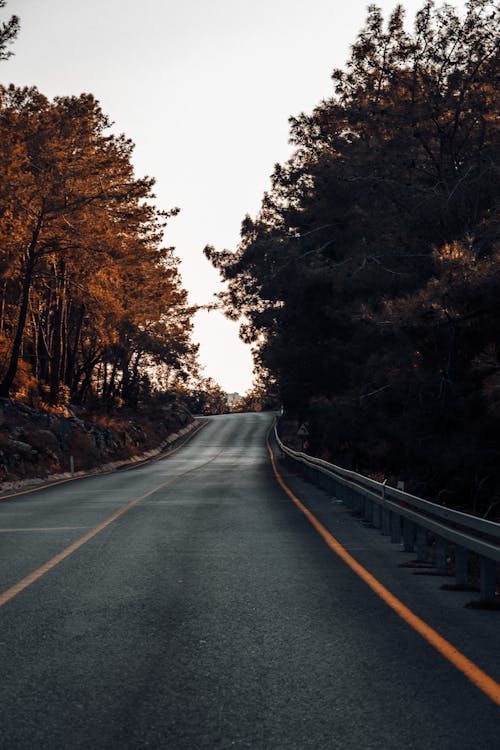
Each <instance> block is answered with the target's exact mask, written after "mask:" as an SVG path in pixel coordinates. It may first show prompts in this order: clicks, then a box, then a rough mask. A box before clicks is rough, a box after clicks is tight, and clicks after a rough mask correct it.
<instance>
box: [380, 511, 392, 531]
mask: <svg viewBox="0 0 500 750" xmlns="http://www.w3.org/2000/svg"><path fill="white" fill-rule="evenodd" d="M390 533H391V512H390V510H387V509H386V508H383V509H382V534H385V536H389V534H390Z"/></svg>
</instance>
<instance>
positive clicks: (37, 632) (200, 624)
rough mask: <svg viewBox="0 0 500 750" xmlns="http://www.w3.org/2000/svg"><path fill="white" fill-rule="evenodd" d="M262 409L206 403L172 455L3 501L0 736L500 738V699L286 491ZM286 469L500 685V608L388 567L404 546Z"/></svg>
mask: <svg viewBox="0 0 500 750" xmlns="http://www.w3.org/2000/svg"><path fill="white" fill-rule="evenodd" d="M270 421H271V417H270V415H266V414H263V415H260V414H243V415H228V416H222V417H216V418H213V419H211V420H210V422H209V423H208V424H207V426H205V427H204V429H203V430H202V431H201V432H200V433H199V434H198V435H197V436H196V437H195V438H193V440H192V441H191V442H190V443H189V444H188V445H186V446H185V447H184V448H182V449H181V450H180V451H178V452H177V453H176V454H175V455H173V456H171V457H169V458H167V459H165V460H162V461H157V462H153V463H150V464H147V465H144V466H142V467H140V468H137V469H135V470H130V471H124V472H119V473H115V474H111V475H107V476H102V477H92V478H87V479H82V480H78V481H74V482H71V483H68V484H64V485H60V486H58V487H53V488H49V489H44V490H41V491H38V492H35V493H32V494H27V495H21V496H18V497H15V498H11V499H6V500H5V499H4V500H1V501H0V582H1V585H0V591H7V590H10V591H11V593H12V594H13V595H12V597H11V598H10V599H9V600H8V601H6V602H5V603H4V604H3V606H0V660H1V662H0V666H1V680H0V747H1V748H2V750H3V749H4V748H5V749H9V750H10V748H29V749H30V750H32V749H38V748H40V749H41V748H50V749H52V748H90V749H94V748H147V747H149V748H168V749H169V750H177V749H179V750H184V749H185V750H188V749H189V750H196V749H197V748H217V749H218V748H253V749H255V750H264V749H266V750H267V749H271V748H283V749H285V748H286V749H287V750H294V749H297V750H307V749H309V748H315V749H316V748H317V749H321V750H327V749H329V748H331V749H335V750H337V749H338V750H367V749H368V748H370V749H372V748H380V749H381V750H382V749H383V750H392V749H393V748H394V749H396V748H397V749H398V750H400V749H401V748H418V750H424V749H427V748H432V747H436V748H437V747H439V748H440V750H448V748H449V749H450V750H451V748H453V750H476V748H477V749H478V750H490V749H491V750H497V748H498V747H500V709H499V708H498V706H496V705H494V703H493V702H492V701H491V700H490V699H489V698H488V697H487V696H485V695H484V694H483V693H482V692H481V691H480V690H479V689H478V688H477V687H476V686H475V685H473V684H472V683H471V682H470V681H469V680H468V679H467V678H466V677H465V676H464V675H463V674H462V673H460V672H459V671H458V670H457V669H456V668H455V667H454V666H452V665H451V664H450V663H449V662H448V661H447V660H446V659H445V658H444V657H443V656H441V655H440V654H438V653H437V652H436V651H435V650H434V649H433V648H432V647H431V646H430V645H429V644H428V643H427V642H426V641H425V640H423V638H422V637H421V636H420V635H418V634H417V633H416V632H415V631H414V630H412V628H411V627H410V626H409V625H407V624H406V623H405V622H404V621H403V620H401V619H400V618H399V617H398V616H397V615H396V614H395V613H394V612H393V611H392V610H390V609H389V608H388V607H387V605H386V604H385V603H384V602H383V601H381V600H380V599H379V598H378V597H377V596H376V595H375V594H374V593H373V592H372V591H371V590H370V589H369V588H368V587H367V586H366V584H365V583H364V582H363V581H361V580H360V579H359V578H358V577H357V576H356V575H355V574H354V573H353V572H352V571H351V570H350V569H349V568H348V567H347V566H346V565H345V563H344V562H342V560H340V559H339V558H338V557H337V556H336V555H335V554H334V553H333V552H332V551H331V550H330V549H329V548H328V547H327V546H326V545H325V543H324V542H323V540H322V539H321V538H320V536H319V535H318V534H317V532H316V531H315V530H314V529H313V527H312V526H311V524H310V523H309V521H308V520H307V518H306V517H305V516H304V515H303V514H302V513H301V512H300V510H298V508H297V507H296V506H295V505H294V504H293V503H292V502H291V500H290V499H289V498H288V497H287V496H286V494H285V493H284V491H283V490H282V489H281V488H280V487H279V485H278V484H277V482H276V479H275V477H274V474H273V471H272V467H271V464H270V460H269V457H268V454H267V451H266V447H265V435H266V431H267V429H268V427H269V425H270ZM278 466H280V464H279V463H278ZM280 470H281V471H282V473H283V476H284V478H285V480H286V481H287V483H288V484H289V486H290V487H291V488H292V489H293V491H294V492H295V493H296V494H297V495H298V496H300V498H301V499H302V500H303V501H304V502H305V503H306V504H308V507H310V508H311V510H312V511H313V512H314V513H315V514H316V515H317V516H318V518H320V520H321V521H322V522H323V523H324V524H325V525H327V526H328V527H329V528H331V529H332V533H335V535H336V536H337V538H338V539H340V541H341V542H342V544H344V545H345V546H346V547H347V548H348V549H349V551H350V552H351V554H352V555H353V556H355V557H356V559H359V560H360V561H361V562H362V564H363V565H365V566H366V567H368V568H369V569H370V570H371V572H373V574H374V575H376V576H377V577H378V578H379V579H380V580H381V581H382V582H383V583H384V585H386V586H387V587H388V588H389V589H390V590H391V591H393V593H395V595H396V596H398V597H400V598H401V600H402V601H404V603H405V604H407V606H409V607H411V608H412V609H413V610H414V611H416V612H417V614H418V615H419V616H420V617H423V618H424V619H425V620H426V621H427V622H429V624H431V626H432V627H434V628H436V629H437V630H438V632H440V633H441V635H443V636H444V637H445V638H447V639H449V640H450V642H451V643H452V644H453V645H454V646H456V647H457V648H459V649H460V650H462V651H463V652H464V653H466V655H467V656H468V657H469V658H470V659H473V660H474V661H475V663H477V664H478V666H479V667H480V668H482V669H484V670H485V671H486V672H488V674H490V675H491V676H492V677H493V678H494V679H496V680H500V613H498V612H484V611H477V610H467V609H464V606H463V604H464V603H465V599H464V596H468V598H470V595H464V594H455V593H452V594H450V593H447V592H442V591H440V590H439V584H438V583H437V581H436V579H435V578H430V577H424V576H415V575H413V573H412V571H411V570H409V569H404V568H400V567H398V562H401V561H402V560H405V559H407V557H402V555H403V554H404V553H401V551H400V550H395V548H394V545H392V546H391V545H389V543H388V541H387V539H386V538H382V537H381V536H380V535H379V534H376V533H375V532H374V530H373V529H366V528H364V527H363V526H362V525H361V523H360V522H359V521H358V520H357V519H355V518H353V517H352V516H350V515H349V514H348V513H347V511H346V509H345V508H344V507H343V506H340V505H339V504H338V503H336V501H335V499H334V498H329V497H328V496H326V495H325V494H324V493H322V492H321V491H319V490H317V489H316V488H314V487H313V486H312V485H309V484H307V483H305V482H303V481H301V480H300V479H299V478H297V477H294V476H293V475H290V474H288V473H287V472H286V471H285V470H284V468H281V469H280ZM139 498H141V499H139ZM120 509H122V511H123V512H122V513H121V515H117V517H116V518H115V520H113V521H112V522H110V523H108V524H107V525H103V526H102V527H101V528H100V530H98V531H97V533H95V534H94V535H93V536H91V537H90V538H88V539H87V541H85V542H84V543H82V544H81V545H80V546H77V545H74V548H71V547H70V545H72V544H74V543H75V542H77V540H81V539H82V538H84V535H88V533H89V532H90V531H91V530H92V529H96V527H99V526H100V525H102V524H103V522H105V521H106V519H109V518H110V517H112V516H113V514H116V513H117V511H119V510H120ZM68 547H69V550H68ZM63 550H68V552H67V553H66V556H64V555H62V556H61V555H60V557H59V558H58V557H56V556H57V555H59V553H61V552H62V551H63ZM398 556H399V557H398ZM54 558H55V559H54ZM51 560H52V563H51V565H49V566H46V567H45V568H41V566H44V565H45V564H46V563H48V562H49V561H51ZM35 571H38V572H37V573H36V575H34V576H32V578H31V579H29V578H27V577H29V576H30V575H31V574H32V573H34V572H35ZM23 580H24V584H23V585H22V586H20V587H18V588H17V589H16V588H15V587H16V585H17V584H18V583H19V582H20V581H23ZM30 580H32V582H31V583H30Z"/></svg>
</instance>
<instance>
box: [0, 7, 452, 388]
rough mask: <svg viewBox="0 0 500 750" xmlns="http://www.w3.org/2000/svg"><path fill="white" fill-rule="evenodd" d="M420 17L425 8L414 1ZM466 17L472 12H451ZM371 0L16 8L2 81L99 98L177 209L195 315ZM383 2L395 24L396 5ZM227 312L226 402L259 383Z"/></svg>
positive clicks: (212, 326)
mask: <svg viewBox="0 0 500 750" xmlns="http://www.w3.org/2000/svg"><path fill="white" fill-rule="evenodd" d="M402 4H403V5H404V6H405V8H407V18H408V20H409V21H412V20H413V17H414V15H415V12H416V10H417V9H418V8H420V7H421V6H422V5H423V0H418V2H417V1H416V0H405V2H403V3H402ZM455 4H456V5H459V6H460V7H461V6H463V2H458V3H455ZM367 5H368V2H366V0H349V1H346V0H343V1H342V2H339V1H338V0H180V1H178V2H174V0H140V2H138V1H137V0H8V2H7V6H6V7H5V8H4V9H3V10H2V11H0V12H1V13H2V16H1V20H6V18H7V17H10V15H12V14H16V15H18V16H20V18H21V33H20V35H19V37H18V39H17V41H16V42H15V43H14V47H13V51H14V52H15V56H14V57H13V58H11V60H9V61H7V62H4V63H1V64H0V80H1V81H2V82H3V83H11V82H13V83H15V84H17V85H33V84H34V85H36V86H37V87H38V88H39V89H40V91H42V92H43V93H44V94H45V95H47V96H49V97H53V96H56V95H66V94H67V95H71V94H76V95H77V94H80V93H81V92H82V91H87V92H92V93H93V94H94V95H95V96H96V97H97V99H99V101H100V102H101V106H102V108H103V110H104V112H106V113H107V114H108V115H109V116H110V117H111V118H112V119H113V120H114V121H115V123H116V126H115V129H116V130H117V131H119V132H124V133H125V134H126V135H127V136H128V137H130V138H132V140H133V141H134V143H135V144H136V150H135V157H134V163H135V167H136V172H137V174H138V175H139V176H142V175H145V174H148V175H152V176H154V177H155V178H156V179H157V185H156V195H157V199H158V200H157V202H158V205H159V207H160V208H164V209H168V208H171V207H173V206H179V207H180V209H181V213H180V214H179V216H177V217H176V218H174V219H172V220H171V223H170V225H169V227H168V229H167V233H166V237H165V242H166V244H168V245H174V246H175V247H176V251H177V255H178V256H179V257H180V258H181V260H182V265H181V273H182V278H183V283H184V286H185V287H186V288H187V289H188V291H189V293H190V301H191V303H193V304H203V303H207V302H210V301H212V295H213V293H214V292H215V291H216V290H217V289H219V288H220V283H219V276H218V273H217V272H216V271H215V270H214V269H213V268H212V267H211V265H210V264H209V263H208V261H206V260H205V258H204V256H203V254H202V250H203V247H204V246H205V245H206V244H211V245H215V246H216V247H217V248H218V249H222V248H228V249H234V248H235V247H236V244H237V242H238V237H239V229H240V224H241V221H242V219H243V218H244V216H245V214H246V213H250V214H251V215H255V213H256V212H257V211H258V209H259V206H260V201H261V198H262V195H263V193H264V190H266V189H267V188H268V187H269V175H270V174H271V172H272V170H273V166H274V164H275V163H276V162H280V161H284V160H285V159H286V158H287V157H288V155H289V153H290V148H289V146H288V117H289V116H290V115H294V114H298V113H299V112H301V111H310V110H311V109H312V108H313V107H314V106H315V105H316V104H317V103H318V102H319V101H320V100H321V99H322V98H326V97H328V96H329V95H330V94H331V92H332V85H331V80H330V75H331V72H332V70H333V68H336V67H343V66H344V64H345V61H346V60H347V58H348V56H349V47H350V45H351V44H352V43H353V42H354V40H355V37H356V34H357V33H358V31H359V30H360V29H361V27H362V25H363V23H364V20H365V16H366V7H367ZM378 5H379V6H380V7H382V8H383V10H384V13H385V14H386V15H387V14H388V12H389V11H390V10H392V9H393V8H394V6H395V5H396V2H395V1H394V2H393V1H392V0H391V1H389V0H383V2H379V3H378ZM237 329H238V326H237V325H236V324H235V323H232V322H230V321H228V320H226V319H225V318H224V317H223V316H222V314H221V313H219V312H211V313H203V312H202V313H199V314H198V315H197V319H196V328H195V339H196V340H197V341H198V342H199V343H200V346H201V348H200V360H201V362H202V364H203V365H204V366H205V374H206V375H210V376H211V377H213V378H214V379H215V380H217V381H218V382H219V383H220V385H221V386H222V387H223V388H224V389H225V390H227V391H239V392H240V393H244V392H245V390H246V389H247V388H249V387H250V385H251V382H252V373H251V370H252V363H251V356H250V351H249V348H248V347H246V346H245V345H244V344H242V342H241V341H240V340H239V339H238V335H237Z"/></svg>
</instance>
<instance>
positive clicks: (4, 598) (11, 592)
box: [0, 445, 224, 607]
mask: <svg viewBox="0 0 500 750" xmlns="http://www.w3.org/2000/svg"><path fill="white" fill-rule="evenodd" d="M179 448H182V445H180V446H178V448H176V449H175V450H179ZM223 450H224V448H221V449H220V451H219V452H218V453H216V454H215V456H212V458H210V459H209V460H208V461H205V462H204V463H202V464H198V466H193V468H192V469H188V470H187V471H184V472H182V474H176V475H175V476H174V477H171V478H170V480H167V481H165V482H162V483H161V484H159V485H157V486H156V487H153V489H152V490H148V492H145V493H144V494H143V495H140V496H139V497H135V498H134V499H133V500H130V502H128V503H126V505H124V506H123V507H122V508H120V509H119V510H117V511H115V512H114V513H113V514H112V515H111V516H109V517H108V518H106V519H105V520H104V521H102V522H101V523H99V524H98V525H97V526H94V528H93V529H91V530H90V531H88V532H87V533H86V534H84V535H83V536H82V537H80V539H77V540H76V541H75V542H73V544H70V545H69V547H66V548H65V549H63V550H62V552H59V553H58V554H57V555H55V556H54V557H52V558H51V559H50V560H48V562H46V563H44V564H43V565H41V566H40V567H39V568H37V569H36V570H34V571H33V572H32V573H29V574H28V575H27V576H25V577H24V578H23V579H21V580H20V581H19V582H18V583H15V584H14V586H11V587H10V588H9V589H7V590H6V591H4V592H3V593H2V594H0V607H3V605H4V604H7V602H8V601H10V600H11V599H13V598H14V597H15V596H17V595H18V594H20V593H21V591H24V589H27V588H28V586H31V584H32V583H35V581H38V579H39V578H41V577H42V576H44V575H45V574H46V573H48V572H49V570H52V569H53V568H55V567H56V566H57V565H59V563H61V562H62V561H63V560H65V559H66V558H67V557H69V556H70V555H72V554H73V552H75V551H76V550H77V549H79V548H80V547H82V546H83V545H84V544H85V543H86V542H88V541H89V540H90V539H92V538H93V537H94V536H96V535H97V534H99V532H100V531H102V530H103V529H105V528H107V527H108V526H109V525H110V524H112V523H113V522H114V521H116V519H117V518H120V516H123V515H124V514H125V513H127V511H129V510H130V509H131V508H133V507H134V505H137V503H140V502H141V500H144V499H145V498H146V497H150V495H153V494H154V493H155V492H158V490H161V489H162V488H164V487H166V486H168V485H169V484H173V482H175V481H176V480H177V479H180V478H181V477H183V476H185V475H186V474H189V473H191V472H193V471H197V469H202V468H203V467H204V466H207V465H208V464H210V463H212V461H215V459H216V458H218V456H220V454H221V453H222V452H223ZM172 452H174V451H172Z"/></svg>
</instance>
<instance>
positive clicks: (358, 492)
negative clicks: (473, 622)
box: [274, 425, 500, 602]
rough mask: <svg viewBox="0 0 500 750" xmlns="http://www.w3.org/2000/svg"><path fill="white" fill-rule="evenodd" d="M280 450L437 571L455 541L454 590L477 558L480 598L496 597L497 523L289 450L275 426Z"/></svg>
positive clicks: (465, 581)
mask: <svg viewBox="0 0 500 750" xmlns="http://www.w3.org/2000/svg"><path fill="white" fill-rule="evenodd" d="M274 434H275V437H276V442H277V444H278V446H279V448H280V450H281V451H282V452H283V453H284V454H285V455H286V456H287V457H288V458H289V459H291V460H293V461H294V462H296V463H298V464H300V465H301V468H302V471H303V473H305V474H306V475H308V476H309V478H311V479H312V480H313V481H315V482H316V483H317V484H319V485H320V486H322V487H324V488H325V489H327V490H328V491H329V492H332V493H333V494H334V495H335V497H337V498H338V499H339V500H342V501H343V502H344V504H345V505H347V506H348V507H349V508H351V509H352V510H355V511H357V512H358V513H359V514H360V515H361V516H362V517H363V519H364V520H365V521H367V522H368V523H371V524H372V525H373V526H374V527H375V528H379V529H380V530H381V532H382V534H386V535H388V536H390V538H391V541H392V542H396V543H397V542H402V543H403V546H404V550H405V551H406V552H413V551H415V552H416V554H417V562H420V563H429V561H430V560H431V558H432V562H433V564H434V565H435V567H436V569H437V572H439V573H443V574H446V573H447V572H448V552H449V549H448V548H449V546H450V545H454V552H455V579H456V586H457V588H461V587H466V586H467V585H468V583H469V557H470V553H471V552H473V553H476V554H477V555H478V556H479V561H480V600H481V601H482V602H492V601H494V600H495V594H496V579H497V565H498V563H500V524H498V523H494V522H493V521H487V520H485V519H484V518H479V517H477V516H471V515H469V514H468V513H462V512H460V511H457V510H452V509H451V508H445V507H443V506H441V505H437V504H436V503H432V502H430V501H429V500H424V499H422V498H421V497H416V496H415V495H411V494H409V493H407V492H403V491H402V490H399V489H395V488H394V487H388V486H387V484H386V482H377V481H375V480H374V479H370V478H369V477H365V476H363V475H362V474H357V473H356V472H354V471H349V470H348V469H343V468H341V467H340V466H335V465H334V464H331V463H328V462H327V461H323V460H321V459H320V458H314V457H313V456H309V455H307V453H301V452H300V451H295V450H292V449H291V448H288V447H287V446H286V445H284V443H283V442H282V441H281V440H280V437H279V435H278V430H277V426H276V425H275V427H274Z"/></svg>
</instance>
